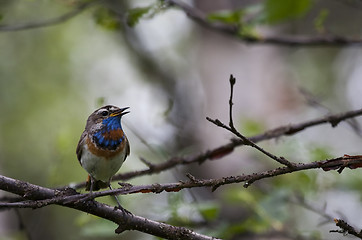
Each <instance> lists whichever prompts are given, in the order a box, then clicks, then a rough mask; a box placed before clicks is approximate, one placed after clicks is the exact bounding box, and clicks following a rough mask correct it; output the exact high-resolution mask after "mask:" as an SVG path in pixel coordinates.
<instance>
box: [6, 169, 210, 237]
mask: <svg viewBox="0 0 362 240" xmlns="http://www.w3.org/2000/svg"><path fill="white" fill-rule="evenodd" d="M0 189H1V190H4V191H6V192H10V193H13V194H16V195H20V196H22V197H23V198H25V199H27V200H33V201H38V200H51V199H53V198H57V199H59V198H66V197H69V196H74V195H75V194H76V195H80V194H78V193H75V192H74V191H73V190H67V191H59V190H53V189H49V188H45V187H41V186H38V185H34V184H30V183H27V182H23V181H20V180H16V179H12V178H8V177H5V176H1V175H0ZM54 204H57V205H60V206H64V207H68V208H73V209H77V210H80V211H83V212H86V213H89V214H92V215H95V216H98V217H101V218H103V219H107V220H109V221H112V222H114V223H116V224H118V225H119V227H118V228H117V229H116V230H115V232H116V233H122V232H124V231H126V230H137V231H140V232H144V233H148V234H151V235H154V236H158V237H161V238H166V239H200V240H212V239H216V238H213V237H208V236H205V235H202V234H198V233H195V232H193V231H191V230H189V229H186V228H183V227H175V226H171V225H168V224H165V223H161V222H156V221H153V220H150V219H147V218H143V217H140V216H136V215H133V214H127V213H124V212H122V211H121V210H119V209H115V208H113V207H111V206H109V205H106V204H102V203H99V202H96V201H93V200H87V201H72V202H66V201H62V202H61V201H59V202H54ZM2 205H3V206H4V205H5V206H6V204H2Z"/></svg>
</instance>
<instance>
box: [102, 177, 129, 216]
mask: <svg viewBox="0 0 362 240" xmlns="http://www.w3.org/2000/svg"><path fill="white" fill-rule="evenodd" d="M108 187H109V189H110V190H113V188H112V186H111V183H109V185H108ZM113 196H114V198H115V199H116V202H117V204H118V206H116V207H115V208H116V209H117V208H118V209H120V210H121V211H122V212H124V213H127V214H132V213H131V212H130V211H128V210H126V209H125V208H123V207H122V206H121V204H120V202H119V199H118V197H117V195H113Z"/></svg>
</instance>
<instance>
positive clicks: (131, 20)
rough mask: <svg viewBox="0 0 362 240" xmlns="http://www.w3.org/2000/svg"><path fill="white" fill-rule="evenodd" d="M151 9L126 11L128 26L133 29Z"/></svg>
mask: <svg viewBox="0 0 362 240" xmlns="http://www.w3.org/2000/svg"><path fill="white" fill-rule="evenodd" d="M151 8H152V6H149V7H139V8H132V9H130V10H128V15H127V24H128V26H130V27H134V26H135V25H136V24H137V23H138V22H139V20H140V19H141V18H142V17H143V16H144V15H145V14H147V13H148V12H149V11H150V9H151Z"/></svg>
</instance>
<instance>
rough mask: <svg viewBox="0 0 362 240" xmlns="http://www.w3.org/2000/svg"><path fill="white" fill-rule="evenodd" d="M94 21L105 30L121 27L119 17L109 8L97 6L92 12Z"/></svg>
mask: <svg viewBox="0 0 362 240" xmlns="http://www.w3.org/2000/svg"><path fill="white" fill-rule="evenodd" d="M94 20H95V22H96V23H97V24H98V25H99V26H101V27H103V28H104V29H107V30H119V29H120V27H121V24H120V19H119V17H117V15H116V14H115V13H114V12H112V11H111V10H110V9H109V8H106V7H98V8H97V9H96V11H95V12H94Z"/></svg>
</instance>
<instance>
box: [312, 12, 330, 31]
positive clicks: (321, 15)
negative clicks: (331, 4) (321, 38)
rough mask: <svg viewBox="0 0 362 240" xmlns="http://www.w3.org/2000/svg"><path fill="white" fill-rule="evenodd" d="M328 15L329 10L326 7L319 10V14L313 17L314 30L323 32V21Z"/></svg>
mask: <svg viewBox="0 0 362 240" xmlns="http://www.w3.org/2000/svg"><path fill="white" fill-rule="evenodd" d="M328 15H329V11H328V10H327V9H322V10H321V11H320V12H319V15H318V16H317V17H316V18H315V19H314V26H315V28H316V30H317V31H318V32H320V33H324V32H325V27H324V23H325V21H326V19H327V17H328Z"/></svg>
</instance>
